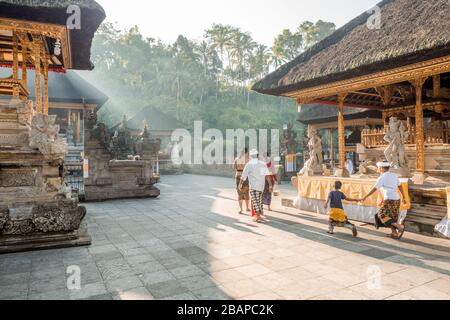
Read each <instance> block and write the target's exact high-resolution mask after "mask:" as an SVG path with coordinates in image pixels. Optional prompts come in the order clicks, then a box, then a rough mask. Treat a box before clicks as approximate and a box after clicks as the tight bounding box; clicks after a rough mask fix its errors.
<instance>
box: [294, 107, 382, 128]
mask: <svg viewBox="0 0 450 320" xmlns="http://www.w3.org/2000/svg"><path fill="white" fill-rule="evenodd" d="M337 116H338V109H337V108H336V107H335V106H327V105H317V104H308V105H303V106H302V108H301V110H300V113H299V115H298V121H299V122H301V123H304V124H318V123H328V122H332V121H337ZM363 118H371V119H381V118H382V114H381V112H380V111H377V110H368V109H363V108H351V107H347V108H345V109H344V119H345V120H353V119H363Z"/></svg>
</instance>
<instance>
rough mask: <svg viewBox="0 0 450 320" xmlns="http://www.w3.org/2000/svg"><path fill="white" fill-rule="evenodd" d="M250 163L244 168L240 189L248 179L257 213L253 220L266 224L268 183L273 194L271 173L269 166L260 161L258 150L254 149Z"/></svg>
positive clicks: (251, 152)
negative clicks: (266, 187) (264, 195)
mask: <svg viewBox="0 0 450 320" xmlns="http://www.w3.org/2000/svg"><path fill="white" fill-rule="evenodd" d="M250 158H251V160H250V162H249V163H247V165H246V166H245V168H244V171H243V172H242V176H241V183H240V187H242V186H243V185H244V183H245V180H247V179H248V182H249V186H250V198H251V201H252V206H253V209H254V211H255V214H254V217H253V220H254V221H255V222H264V219H263V217H262V216H263V215H264V207H263V192H264V187H265V183H266V181H268V183H269V190H270V192H272V184H271V182H270V179H269V176H270V172H269V170H268V169H267V164H266V163H265V162H264V161H261V160H259V159H258V150H256V149H253V150H251V151H250Z"/></svg>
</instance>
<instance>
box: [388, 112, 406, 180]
mask: <svg viewBox="0 0 450 320" xmlns="http://www.w3.org/2000/svg"><path fill="white" fill-rule="evenodd" d="M407 139H408V131H407V130H406V128H405V125H404V123H403V121H400V120H398V119H397V118H395V117H393V118H391V119H390V120H389V130H388V132H387V134H386V136H385V137H384V140H385V141H386V142H387V143H388V144H389V145H388V147H387V148H386V150H385V151H384V155H385V157H386V160H387V161H389V162H390V164H391V171H392V172H395V173H397V174H399V175H400V176H401V177H404V178H409V177H410V169H409V166H408V158H407V156H406V148H405V143H406V141H407Z"/></svg>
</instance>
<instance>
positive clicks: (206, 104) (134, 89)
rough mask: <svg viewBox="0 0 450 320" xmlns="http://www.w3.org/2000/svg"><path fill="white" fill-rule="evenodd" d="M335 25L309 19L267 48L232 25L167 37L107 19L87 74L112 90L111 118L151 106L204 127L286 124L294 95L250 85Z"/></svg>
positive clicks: (105, 112) (107, 111) (292, 116)
mask: <svg viewBox="0 0 450 320" xmlns="http://www.w3.org/2000/svg"><path fill="white" fill-rule="evenodd" d="M332 30H334V24H332V23H327V22H323V21H318V22H317V23H316V24H313V23H310V22H305V23H303V24H301V25H300V26H299V30H298V31H296V32H295V33H292V32H291V31H290V30H283V32H282V33H281V34H280V35H279V36H278V37H277V38H276V39H275V43H274V46H273V47H272V50H269V49H268V48H267V47H266V46H265V45H262V44H258V43H256V42H255V41H254V40H253V39H252V37H251V35H250V33H248V32H243V31H241V30H240V29H239V28H236V27H233V26H229V25H220V24H216V25H213V26H212V27H211V28H210V29H208V30H206V31H205V37H204V39H202V40H200V41H193V40H190V39H188V38H186V37H184V36H182V35H180V36H179V37H178V39H177V40H176V41H175V43H173V44H170V45H167V44H164V43H162V42H161V41H157V40H155V39H152V38H145V37H143V36H142V34H141V33H140V31H139V29H138V27H133V28H131V29H129V30H125V31H121V30H117V29H116V28H115V27H114V25H113V24H110V23H106V24H103V25H102V26H101V27H100V29H99V32H98V33H97V35H96V37H95V38H94V41H93V45H92V60H93V62H94V64H95V65H96V68H95V69H94V71H93V72H91V73H89V74H88V75H86V77H88V78H89V79H90V80H92V82H93V83H94V84H95V85H96V86H98V87H99V89H100V90H102V91H104V92H105V93H106V94H107V95H108V96H109V97H110V101H109V102H108V103H107V104H106V105H105V106H104V107H103V108H102V110H101V112H100V118H101V119H102V120H103V121H105V122H106V123H107V124H109V125H115V124H116V123H118V122H119V121H120V119H121V118H122V116H123V114H127V115H128V116H129V117H131V116H133V115H134V114H135V113H137V112H138V111H139V110H141V109H142V108H143V107H147V106H151V107H155V108H157V109H159V110H161V111H163V112H165V113H167V114H169V115H172V116H174V117H176V118H177V119H179V120H180V121H182V122H183V123H185V124H186V127H187V128H191V127H192V126H193V122H194V121H196V120H202V121H203V127H204V128H205V129H208V128H217V129H221V130H225V129H234V128H242V129H248V128H256V129H262V128H265V129H271V128H273V129H281V128H282V126H283V124H285V123H287V122H295V120H296V116H297V109H296V106H295V102H293V101H292V100H289V99H285V98H277V97H270V96H263V95H260V94H257V93H255V92H251V91H250V90H249V88H250V86H251V84H252V83H253V82H255V81H257V80H259V79H261V78H262V77H264V76H265V75H266V74H268V73H269V72H270V71H272V70H273V69H274V68H275V67H278V66H279V65H280V63H282V62H287V61H288V60H291V59H293V58H295V56H297V55H298V54H300V53H301V52H302V50H304V49H305V48H306V47H307V46H308V45H310V44H312V43H315V42H317V41H318V40H319V39H320V38H321V37H324V36H326V35H328V34H329V33H330V32H331V31H332ZM150 125H151V124H150Z"/></svg>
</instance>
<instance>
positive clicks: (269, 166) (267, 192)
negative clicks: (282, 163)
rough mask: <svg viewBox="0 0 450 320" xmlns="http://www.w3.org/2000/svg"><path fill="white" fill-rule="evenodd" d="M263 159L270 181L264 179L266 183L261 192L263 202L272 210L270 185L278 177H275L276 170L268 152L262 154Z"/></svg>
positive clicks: (274, 182)
mask: <svg viewBox="0 0 450 320" xmlns="http://www.w3.org/2000/svg"><path fill="white" fill-rule="evenodd" d="M263 161H264V162H265V163H266V165H267V169H268V170H269V173H270V175H269V176H268V180H270V183H269V182H268V181H266V184H265V186H264V193H263V204H264V205H266V206H268V210H269V211H272V207H271V206H272V192H273V189H272V188H271V186H274V185H275V184H276V183H277V181H278V179H277V172H276V170H275V164H274V162H273V160H272V159H271V158H270V155H269V153H266V154H265V156H264V159H263Z"/></svg>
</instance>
